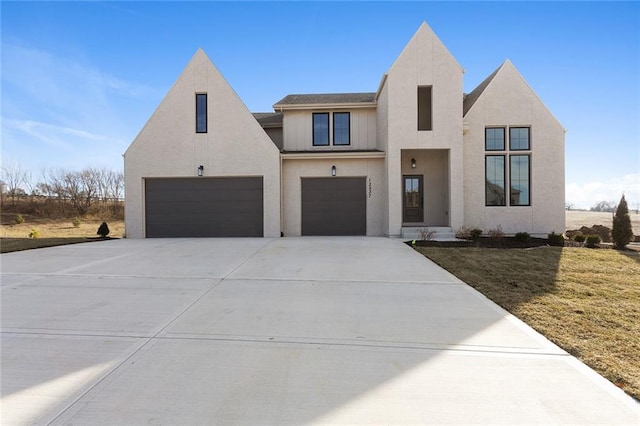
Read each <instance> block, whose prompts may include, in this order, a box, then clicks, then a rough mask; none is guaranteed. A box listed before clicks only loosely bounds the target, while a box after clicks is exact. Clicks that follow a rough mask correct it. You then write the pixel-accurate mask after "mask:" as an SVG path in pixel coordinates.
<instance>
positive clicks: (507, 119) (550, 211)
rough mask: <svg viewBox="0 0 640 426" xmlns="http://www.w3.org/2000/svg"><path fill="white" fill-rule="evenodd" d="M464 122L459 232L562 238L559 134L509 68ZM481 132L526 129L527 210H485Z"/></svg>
mask: <svg viewBox="0 0 640 426" xmlns="http://www.w3.org/2000/svg"><path fill="white" fill-rule="evenodd" d="M465 122H468V124H469V131H468V132H467V133H466V134H465V135H464V146H465V151H464V161H465V175H464V176H465V180H464V193H465V226H467V227H473V228H479V229H482V230H484V231H485V232H486V231H487V230H489V229H494V228H496V227H497V226H498V225H500V226H501V227H502V230H503V231H504V232H505V233H516V232H528V233H530V234H535V235H545V236H546V234H548V233H550V232H552V231H555V232H556V233H562V232H564V230H565V211H564V207H565V206H564V195H565V192H564V129H563V128H562V126H561V125H560V124H559V123H558V121H557V120H556V119H555V118H554V117H553V116H552V115H551V113H550V112H549V110H548V109H547V108H546V107H545V105H544V104H543V103H542V102H541V101H540V99H539V98H538V97H537V96H536V94H535V93H534V92H533V91H532V90H531V88H530V87H529V86H528V85H527V83H526V82H525V81H524V79H523V78H522V76H521V75H520V74H519V73H518V71H517V70H516V69H515V68H514V67H513V65H511V63H510V62H508V61H507V62H505V64H504V65H503V66H502V67H501V69H500V70H499V71H498V73H497V74H496V76H495V77H494V78H493V80H492V81H491V83H490V84H489V86H487V88H486V89H485V91H484V92H483V93H482V95H481V96H480V97H479V98H478V100H477V101H476V102H475V103H474V105H473V107H471V109H470V110H469V111H468V112H467V115H466V116H465ZM486 126H523V127H529V126H530V127H531V130H530V138H531V140H530V143H531V163H530V164H531V165H530V167H531V181H530V186H531V188H530V191H531V194H530V197H531V199H530V201H531V206H526V207H525V206H514V207H508V206H505V207H502V206H485V163H484V157H485V149H484V148H485V146H484V143H485V140H484V137H485V136H484V129H485V127H486ZM492 153H493V152H492ZM507 176H508V175H507ZM506 190H507V191H508V188H507V189H506Z"/></svg>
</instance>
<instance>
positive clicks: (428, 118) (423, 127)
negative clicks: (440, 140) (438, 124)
mask: <svg viewBox="0 0 640 426" xmlns="http://www.w3.org/2000/svg"><path fill="white" fill-rule="evenodd" d="M424 89H428V91H426V93H428V96H427V99H426V101H425V103H426V105H425V106H424V107H426V108H427V111H424V112H425V116H424V117H422V114H420V112H421V111H422V110H423V107H421V105H422V102H420V101H421V97H420V91H421V90H424ZM417 98H418V102H417V108H416V112H417V114H416V115H417V117H416V118H417V123H416V124H417V127H418V131H432V130H433V86H430V85H424V86H418V90H417Z"/></svg>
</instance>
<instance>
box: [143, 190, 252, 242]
mask: <svg viewBox="0 0 640 426" xmlns="http://www.w3.org/2000/svg"><path fill="white" fill-rule="evenodd" d="M262 194H263V191H262V177H246V178H206V177H200V178H187V179H174V178H171V179H169V178H166V179H165V178H162V179H146V185H145V201H146V203H145V212H146V213H145V214H146V229H147V237H262V236H263V235H264V232H263V201H262V199H263V195H262Z"/></svg>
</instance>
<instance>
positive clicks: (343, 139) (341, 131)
mask: <svg viewBox="0 0 640 426" xmlns="http://www.w3.org/2000/svg"><path fill="white" fill-rule="evenodd" d="M350 121H351V114H349V113H348V112H334V113H333V144H334V145H349V144H350V143H351V141H350V138H349V136H350V129H349V128H350Z"/></svg>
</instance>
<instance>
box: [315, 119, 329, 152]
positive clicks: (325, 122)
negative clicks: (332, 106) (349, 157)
mask: <svg viewBox="0 0 640 426" xmlns="http://www.w3.org/2000/svg"><path fill="white" fill-rule="evenodd" d="M327 145H329V113H328V112H314V113H313V146H327Z"/></svg>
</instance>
